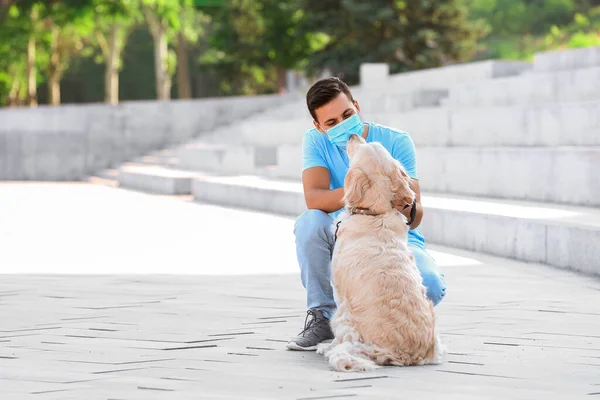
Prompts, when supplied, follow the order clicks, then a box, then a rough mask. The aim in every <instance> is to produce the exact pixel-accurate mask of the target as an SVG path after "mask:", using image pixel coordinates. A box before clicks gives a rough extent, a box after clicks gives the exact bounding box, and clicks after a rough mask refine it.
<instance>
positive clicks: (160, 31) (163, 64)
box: [144, 7, 171, 100]
mask: <svg viewBox="0 0 600 400" xmlns="http://www.w3.org/2000/svg"><path fill="white" fill-rule="evenodd" d="M144 14H145V15H146V20H147V21H148V24H149V25H150V32H151V33H152V38H153V39H154V73H155V76H156V98H157V99H158V100H169V99H170V98H171V77H170V76H169V71H168V63H167V56H168V50H169V48H168V45H167V32H166V31H167V29H166V26H165V25H164V24H163V23H162V21H160V20H159V19H158V18H157V17H156V16H155V15H154V13H153V11H152V10H150V9H148V8H147V7H144Z"/></svg>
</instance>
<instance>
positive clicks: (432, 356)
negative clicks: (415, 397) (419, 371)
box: [317, 135, 441, 371]
mask: <svg viewBox="0 0 600 400" xmlns="http://www.w3.org/2000/svg"><path fill="white" fill-rule="evenodd" d="M348 156H349V159H350V170H349V171H348V174H347V176H346V180H345V182H344V192H345V196H344V203H345V205H346V208H347V209H352V208H361V209H365V210H369V212H370V213H376V214H377V215H363V214H353V215H349V214H348V213H347V212H345V213H344V215H343V216H342V217H341V221H342V222H341V223H340V226H339V230H338V237H337V242H336V244H335V250H334V254H333V261H332V277H333V285H334V289H335V293H336V301H337V304H338V309H337V312H336V314H335V315H334V317H333V318H332V320H331V326H332V329H333V332H334V334H335V339H334V340H333V342H332V343H323V344H321V345H319V348H318V350H317V351H318V352H319V353H320V354H324V355H325V356H326V357H327V358H328V360H329V363H330V365H331V366H332V367H333V368H334V369H336V370H338V371H365V370H370V369H374V368H377V366H379V365H398V366H408V365H422V364H433V363H437V362H438V358H439V355H440V353H441V347H440V343H439V341H438V339H437V336H436V334H435V317H434V311H433V304H432V303H431V301H429V300H428V299H427V297H426V290H425V287H424V286H423V284H422V278H421V275H420V273H419V270H418V269H417V266H416V264H415V261H414V258H413V256H412V254H411V252H410V250H409V249H408V243H407V240H408V230H409V227H408V226H407V225H406V217H405V216H404V215H402V214H401V213H400V212H399V211H397V210H396V209H395V208H393V204H412V202H413V199H414V197H415V193H414V192H413V191H412V190H411V189H410V186H409V177H408V176H407V175H406V172H405V171H404V169H403V168H402V166H401V164H400V163H399V162H398V161H396V160H395V159H393V158H392V156H391V155H390V154H389V152H388V151H387V150H386V149H385V148H384V147H383V146H382V145H381V144H379V143H368V144H367V143H366V142H365V140H364V139H363V138H362V137H360V136H357V135H353V136H352V137H351V139H350V141H349V144H348Z"/></svg>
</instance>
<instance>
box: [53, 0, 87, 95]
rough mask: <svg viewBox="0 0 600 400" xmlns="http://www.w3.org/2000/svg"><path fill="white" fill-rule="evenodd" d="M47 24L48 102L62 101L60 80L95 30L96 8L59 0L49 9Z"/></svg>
mask: <svg viewBox="0 0 600 400" xmlns="http://www.w3.org/2000/svg"><path fill="white" fill-rule="evenodd" d="M45 24H46V26H47V30H48V31H49V36H50V38H49V57H50V59H49V62H48V68H47V78H48V97H49V104H52V105H58V104H60V80H61V79H62V77H63V75H64V73H65V72H66V70H67V69H68V68H69V64H70V62H71V60H72V58H73V57H74V56H76V55H78V54H80V53H81V51H82V50H83V49H84V46H85V44H86V43H89V40H88V38H89V37H90V35H91V33H92V32H93V29H94V8H93V7H91V5H90V4H87V5H86V6H73V5H71V4H69V3H68V2H57V3H55V4H53V5H51V6H49V7H48V8H47V16H46V18H45Z"/></svg>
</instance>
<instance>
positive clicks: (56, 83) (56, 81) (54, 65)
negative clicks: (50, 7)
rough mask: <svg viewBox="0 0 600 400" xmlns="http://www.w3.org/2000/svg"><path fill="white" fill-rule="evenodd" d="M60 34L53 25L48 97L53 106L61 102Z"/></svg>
mask: <svg viewBox="0 0 600 400" xmlns="http://www.w3.org/2000/svg"><path fill="white" fill-rule="evenodd" d="M59 34H60V33H59V30H58V28H57V27H53V28H52V40H51V43H50V65H49V66H48V72H49V73H48V97H49V102H50V104H51V105H53V106H57V105H59V104H60V78H61V71H60V69H61V65H60V58H61V55H60V51H59V48H58V40H59V37H58V36H59Z"/></svg>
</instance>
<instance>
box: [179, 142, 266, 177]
mask: <svg viewBox="0 0 600 400" xmlns="http://www.w3.org/2000/svg"><path fill="white" fill-rule="evenodd" d="M177 157H178V158H179V168H180V169H184V170H191V171H214V172H220V173H223V174H230V173H232V174H238V173H243V174H252V173H253V172H254V170H255V165H256V164H255V152H254V148H253V147H249V146H230V145H227V144H209V143H195V144H191V145H188V146H185V147H182V148H180V149H179V150H178V151H177Z"/></svg>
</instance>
